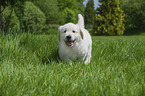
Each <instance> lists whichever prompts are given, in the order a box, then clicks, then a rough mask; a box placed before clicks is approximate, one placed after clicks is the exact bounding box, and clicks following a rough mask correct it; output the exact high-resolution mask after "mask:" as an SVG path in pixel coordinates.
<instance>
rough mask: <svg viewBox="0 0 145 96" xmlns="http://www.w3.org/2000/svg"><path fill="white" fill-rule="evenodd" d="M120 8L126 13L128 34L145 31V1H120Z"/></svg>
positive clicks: (125, 21)
mask: <svg viewBox="0 0 145 96" xmlns="http://www.w3.org/2000/svg"><path fill="white" fill-rule="evenodd" d="M120 8H121V9H122V10H123V11H124V13H125V20H124V23H125V28H126V32H127V34H128V33H130V34H132V32H133V30H145V0H120ZM138 32H139V31H138Z"/></svg>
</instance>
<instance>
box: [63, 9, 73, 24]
mask: <svg viewBox="0 0 145 96" xmlns="http://www.w3.org/2000/svg"><path fill="white" fill-rule="evenodd" d="M63 13H64V14H63V15H64V20H65V21H64V23H69V22H72V23H76V14H75V12H74V11H73V10H71V9H69V8H65V9H64V11H63Z"/></svg>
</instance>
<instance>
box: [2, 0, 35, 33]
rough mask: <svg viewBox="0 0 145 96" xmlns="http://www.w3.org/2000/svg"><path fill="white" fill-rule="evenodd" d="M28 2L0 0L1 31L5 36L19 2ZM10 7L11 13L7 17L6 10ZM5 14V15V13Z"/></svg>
mask: <svg viewBox="0 0 145 96" xmlns="http://www.w3.org/2000/svg"><path fill="white" fill-rule="evenodd" d="M25 1H27V0H0V30H1V32H3V33H4V34H5V33H7V31H8V29H9V26H10V23H11V17H12V14H13V12H14V8H15V7H17V4H19V2H22V3H23V2H25ZM29 1H34V0H29ZM7 7H9V10H8V11H9V12H8V13H7V14H6V15H5V14H4V13H6V11H5V9H7ZM3 12H4V13H3Z"/></svg>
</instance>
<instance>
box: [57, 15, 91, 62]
mask: <svg viewBox="0 0 145 96" xmlns="http://www.w3.org/2000/svg"><path fill="white" fill-rule="evenodd" d="M67 36H71V40H72V41H74V43H73V44H72V46H67V44H66V42H65V41H66V40H67V38H66V37H67ZM91 51H92V39H91V36H90V34H89V32H88V31H87V30H86V29H85V28H84V18H83V16H82V15H81V14H78V23H77V24H73V23H67V24H65V25H63V26H60V27H59V57H60V59H61V60H64V61H66V62H68V63H72V61H84V63H85V64H88V63H90V59H91Z"/></svg>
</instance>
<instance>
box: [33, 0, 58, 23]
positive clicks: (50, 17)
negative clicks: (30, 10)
mask: <svg viewBox="0 0 145 96" xmlns="http://www.w3.org/2000/svg"><path fill="white" fill-rule="evenodd" d="M34 3H35V5H37V6H38V7H39V8H40V9H41V10H42V12H43V13H44V14H45V16H46V24H56V23H58V20H59V17H58V16H59V15H58V13H59V8H58V0H38V1H35V2H34Z"/></svg>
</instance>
